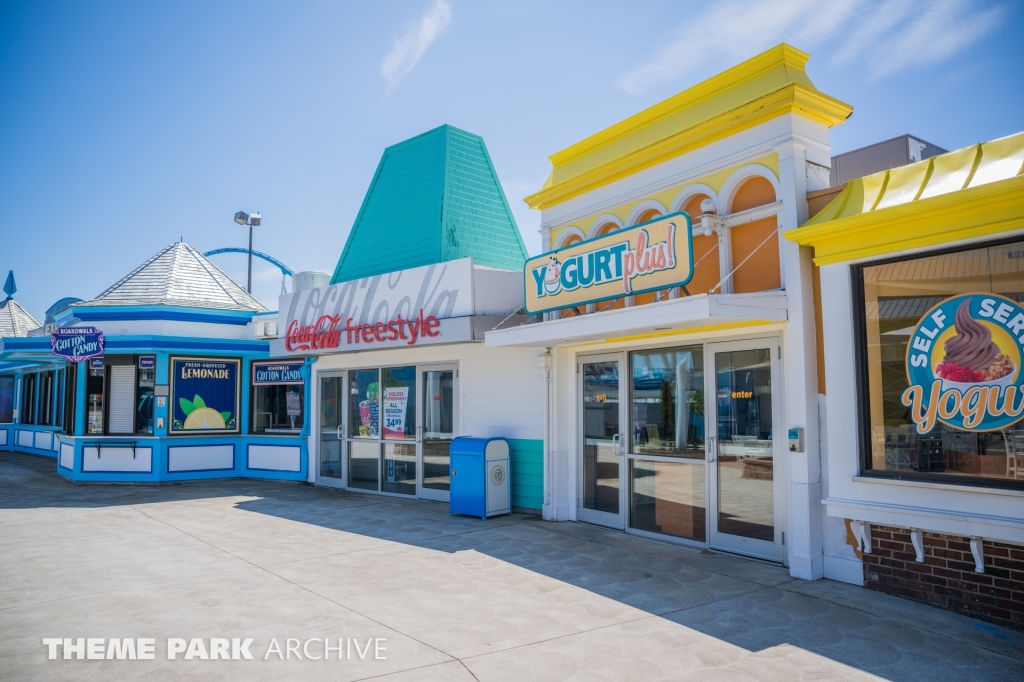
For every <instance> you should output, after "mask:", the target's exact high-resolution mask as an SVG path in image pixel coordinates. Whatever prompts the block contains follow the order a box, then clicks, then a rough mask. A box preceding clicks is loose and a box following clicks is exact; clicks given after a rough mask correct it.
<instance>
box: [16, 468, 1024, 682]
mask: <svg viewBox="0 0 1024 682" xmlns="http://www.w3.org/2000/svg"><path fill="white" fill-rule="evenodd" d="M54 468H55V463H54V462H53V461H52V460H46V459H42V458H37V457H32V456H29V455H20V454H12V453H0V679H3V680H120V679H124V680H129V679H131V680H136V679H144V680H147V681H148V680H193V679H194V680H238V679H245V680H302V681H303V682H311V681H313V680H320V679H324V680H327V679H330V680H361V679H380V680H388V681H392V680H393V681H398V680H401V681H414V680H458V681H471V680H479V681H481V682H490V681H491V680H495V681H499V680H508V681H510V682H522V681H526V680H614V681H617V682H618V681H623V680H638V681H644V682H648V681H654V680H730V681H731V680H787V681H790V680H860V679H878V678H884V679H890V680H928V681H929V682H935V681H939V680H964V679H970V680H972V681H975V682H978V681H981V680H1010V679H1021V678H1022V670H1024V633H1019V632H1014V631H1010V630H1005V629H1002V628H998V627H995V626H991V625H988V624H984V623H979V622H977V621H974V620H972V619H970V618H965V617H963V616H959V615H956V614H952V613H948V612H944V611H940V610H937V609H933V608H930V607H927V606H924V605H921V604H916V603H913V602H908V601H905V600H902V599H897V598H895V597H890V596H888V595H883V594H878V593H874V592H871V591H868V590H866V589H863V588H859V587H854V586H850V585H843V584H839V583H834V582H831V581H826V580H820V581H816V582H804V581H799V580H793V579H791V578H790V576H789V574H788V572H787V571H786V570H784V569H783V568H780V567H777V566H770V565H766V564H762V563H758V562H754V561H748V560H745V559H740V558H737V557H732V556H728V555H724V554H717V553H711V552H700V551H697V550H692V549H688V548H682V547H677V546H675V545H672V544H668V543H663V542H656V541H651V540H645V539H641V538H637V537H634V536H630V535H625V534H623V533H616V532H612V531H607V530H604V529H600V528H596V527H592V526H587V525H584V524H575V523H558V524H554V523H547V522H544V521H541V520H539V519H536V518H533V517H527V516H522V515H517V516H514V517H511V518H508V517H506V518H498V519H491V520H490V521H487V522H482V521H480V520H478V519H470V518H460V517H455V518H452V517H449V516H448V511H447V506H446V505H441V504H434V503H429V502H417V501H408V500H402V499H397V498H388V497H380V496H372V495H362V494H354V493H348V492H340V491H334V490H328V489H323V488H315V487H312V486H305V485H295V484H283V483H273V482H259V481H215V482H210V483H195V484H186V485H173V486H159V487H157V486H116V485H75V484H72V483H69V482H67V481H64V480H62V479H60V478H59V477H58V476H57V475H56V474H55V473H54ZM44 637H61V638H63V637H68V638H78V637H96V638H101V637H102V638H111V637H120V638H125V637H136V638H139V637H150V638H154V639H155V640H156V657H155V659H154V660H146V661H140V660H136V661H126V660H102V661H98V660H63V659H62V658H61V656H62V654H61V653H60V649H58V654H57V655H58V659H57V660H48V659H47V648H46V647H44V646H43V644H42V640H43V638H44ZM174 637H177V638H185V639H189V638H207V639H208V638H211V637H224V638H235V637H238V638H246V637H251V638H253V640H254V641H253V643H252V645H251V647H250V651H251V652H252V654H253V656H254V659H255V660H251V661H249V660H239V661H224V660H199V659H198V658H196V659H194V660H181V654H179V655H178V658H177V659H176V660H168V659H167V647H166V642H167V639H168V638H174ZM324 637H327V638H330V639H331V641H332V646H334V644H335V643H336V639H337V638H357V639H358V641H359V642H362V644H361V645H360V646H363V647H364V650H365V642H366V640H367V638H386V642H385V643H384V646H386V653H385V654H384V655H386V658H385V659H384V660H372V658H373V657H372V654H371V655H368V656H367V657H366V658H365V659H364V660H360V659H359V657H358V656H357V655H356V654H355V652H352V654H351V658H348V659H347V660H340V661H339V660H334V659H335V657H336V656H337V654H332V660H329V661H325V660H308V659H306V658H305V657H304V658H303V660H297V659H296V658H295V656H294V654H293V655H292V659H291V660H278V657H277V656H276V655H275V654H271V656H270V658H269V659H268V660H263V659H264V657H265V655H266V653H267V651H268V650H269V648H270V647H271V645H272V642H273V640H275V639H276V640H277V642H278V643H279V644H280V646H281V648H282V650H285V649H286V646H287V645H286V640H287V638H294V639H296V640H299V641H300V642H305V641H306V640H308V639H310V638H324ZM207 643H208V642H207ZM321 646H322V645H321V644H319V642H318V641H317V642H313V643H312V644H310V649H309V653H311V654H312V655H314V656H316V655H319V654H320V653H321V651H322V649H321V648H320V647H321Z"/></svg>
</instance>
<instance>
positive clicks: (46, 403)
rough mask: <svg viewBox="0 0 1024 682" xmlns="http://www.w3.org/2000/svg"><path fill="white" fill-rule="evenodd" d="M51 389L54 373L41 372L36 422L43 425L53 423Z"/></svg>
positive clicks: (52, 387) (52, 388)
mask: <svg viewBox="0 0 1024 682" xmlns="http://www.w3.org/2000/svg"><path fill="white" fill-rule="evenodd" d="M53 391H54V373H53V372H42V373H41V374H40V375H39V411H38V419H37V421H38V423H39V424H41V425H43V426H51V425H52V424H53Z"/></svg>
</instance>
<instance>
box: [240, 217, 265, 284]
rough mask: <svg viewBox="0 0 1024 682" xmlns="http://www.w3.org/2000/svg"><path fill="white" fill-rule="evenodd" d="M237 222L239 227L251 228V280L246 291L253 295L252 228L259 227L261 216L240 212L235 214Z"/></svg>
mask: <svg viewBox="0 0 1024 682" xmlns="http://www.w3.org/2000/svg"><path fill="white" fill-rule="evenodd" d="M235 222H236V223H238V224H239V225H248V226H249V279H248V280H246V283H245V290H246V292H247V293H250V294H251V293H252V228H253V227H258V226H259V224H260V214H259V213H253V214H252V215H249V214H248V213H246V212H245V211H239V212H238V213H236V214H235Z"/></svg>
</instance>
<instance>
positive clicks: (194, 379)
mask: <svg viewBox="0 0 1024 682" xmlns="http://www.w3.org/2000/svg"><path fill="white" fill-rule="evenodd" d="M12 284H13V282H12ZM12 289H13V286H12ZM11 294H13V291H12V292H9V295H8V299H7V300H6V301H4V302H3V305H2V306H0V334H2V335H3V338H2V339H0V447H7V448H8V449H11V450H15V451H19V452H28V453H32V454H37V455H44V456H49V457H54V458H56V460H57V471H58V473H59V474H60V475H61V476H63V477H65V478H67V479H70V480H73V481H121V482H162V481H181V480H189V479H201V478H222V477H251V478H275V479H285V480H304V479H305V478H306V476H307V455H306V438H305V436H306V435H307V433H308V426H307V421H306V409H305V408H306V405H307V404H308V402H309V396H308V394H307V384H308V382H307V381H306V378H307V377H308V374H309V371H308V368H307V367H306V365H307V362H306V361H304V360H290V361H282V362H274V361H272V360H271V359H270V355H269V344H268V342H267V341H264V340H260V339H258V338H257V335H256V329H257V328H258V327H259V326H263V327H265V325H266V323H265V322H264V323H263V324H262V325H260V324H259V323H260V321H261V318H262V319H266V315H267V314H268V311H267V310H266V309H265V308H264V306H263V305H261V304H260V303H259V302H258V301H257V300H255V299H254V298H252V296H250V295H249V294H248V293H247V292H246V291H245V290H244V289H242V288H241V287H239V286H238V285H237V284H235V283H234V282H233V281H232V280H231V279H230V278H229V277H228V276H227V275H226V274H224V273H223V272H222V271H221V270H220V269H219V268H217V267H216V266H215V265H214V264H213V263H211V262H210V261H209V260H207V259H206V258H204V257H203V255H202V254H201V253H200V252H199V251H197V250H196V249H194V248H192V247H191V246H189V245H188V244H184V243H180V242H179V243H175V244H171V245H170V246H167V247H166V248H164V249H162V250H161V251H160V252H159V253H157V254H156V255H154V256H153V257H152V258H150V259H149V260H147V261H146V262H145V263H143V264H142V265H140V266H139V267H137V268H135V269H134V270H133V271H132V272H130V273H129V274H128V275H126V276H125V277H124V278H122V279H121V280H120V281H118V282H117V283H115V284H114V285H113V286H111V287H110V288H109V289H107V290H106V291H104V292H103V293H102V294H100V295H99V296H97V297H96V298H94V299H91V300H87V301H80V300H77V299H63V300H62V301H61V302H58V304H57V305H56V306H55V307H57V308H59V309H57V310H52V311H48V315H47V318H48V319H47V325H46V326H45V327H41V326H40V325H39V323H38V322H37V321H36V320H35V319H34V318H32V316H31V315H29V314H28V313H27V312H26V311H25V310H24V309H23V308H21V306H19V305H18V304H17V303H16V302H15V301H14V300H13V298H11V297H10V296H11Z"/></svg>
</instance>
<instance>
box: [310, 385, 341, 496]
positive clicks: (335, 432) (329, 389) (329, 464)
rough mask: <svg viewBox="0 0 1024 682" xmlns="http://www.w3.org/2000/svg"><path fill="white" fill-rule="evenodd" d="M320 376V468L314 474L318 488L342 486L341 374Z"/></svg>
mask: <svg viewBox="0 0 1024 682" xmlns="http://www.w3.org/2000/svg"><path fill="white" fill-rule="evenodd" d="M318 376H319V377H320V386H319V389H320V393H319V398H320V444H319V455H320V457H319V460H320V466H319V468H318V469H317V472H316V482H317V484H319V485H333V486H343V485H345V476H344V458H343V457H342V446H343V443H344V434H345V420H344V414H345V410H344V397H345V374H344V372H339V373H331V374H323V373H321V374H319V375H318Z"/></svg>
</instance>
